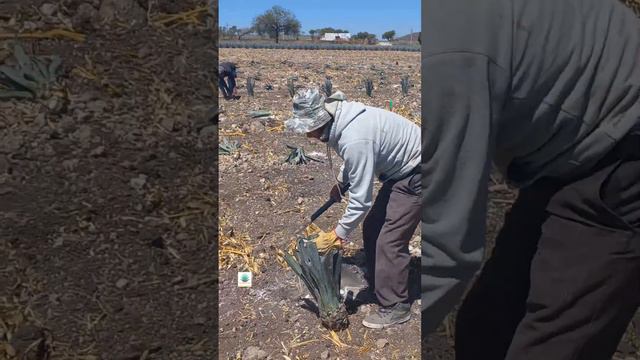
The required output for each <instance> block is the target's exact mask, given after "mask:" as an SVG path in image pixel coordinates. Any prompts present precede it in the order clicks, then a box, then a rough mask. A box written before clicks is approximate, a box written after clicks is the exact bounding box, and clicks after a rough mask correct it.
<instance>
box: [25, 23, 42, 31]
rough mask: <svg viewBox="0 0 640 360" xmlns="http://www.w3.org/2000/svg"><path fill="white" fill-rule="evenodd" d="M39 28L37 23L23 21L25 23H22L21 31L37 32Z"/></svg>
mask: <svg viewBox="0 0 640 360" xmlns="http://www.w3.org/2000/svg"><path fill="white" fill-rule="evenodd" d="M39 27H40V25H38V24H37V23H35V22H33V21H25V22H23V23H22V30H24V31H33V30H38V28H39Z"/></svg>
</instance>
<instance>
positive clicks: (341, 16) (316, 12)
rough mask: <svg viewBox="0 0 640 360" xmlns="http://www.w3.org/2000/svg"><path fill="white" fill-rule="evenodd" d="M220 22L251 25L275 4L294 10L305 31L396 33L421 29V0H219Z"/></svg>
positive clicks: (400, 34)
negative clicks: (258, 16) (333, 29)
mask: <svg viewBox="0 0 640 360" xmlns="http://www.w3.org/2000/svg"><path fill="white" fill-rule="evenodd" d="M218 4H219V17H220V26H227V25H228V26H233V25H235V26H238V27H249V26H250V25H251V22H252V20H253V18H254V17H256V16H257V15H260V14H262V13H263V12H265V11H266V10H268V9H270V8H271V7H272V6H274V5H279V6H282V7H283V8H285V9H287V10H289V11H291V12H292V13H293V14H294V15H295V16H296V18H297V19H298V20H299V21H300V23H301V24H302V30H303V31H304V32H305V34H307V33H308V31H309V30H310V29H319V28H323V27H332V28H338V29H346V30H349V32H351V33H352V34H355V33H357V32H360V31H367V32H370V33H374V34H376V35H377V36H378V38H381V36H382V33H383V32H386V31H389V30H395V31H396V36H404V35H406V34H409V33H410V32H411V30H412V29H413V31H414V32H417V31H420V0H397V1H380V0H367V1H365V0H273V1H264V0H219V2H218Z"/></svg>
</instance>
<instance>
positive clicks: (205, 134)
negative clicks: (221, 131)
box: [200, 125, 218, 138]
mask: <svg viewBox="0 0 640 360" xmlns="http://www.w3.org/2000/svg"><path fill="white" fill-rule="evenodd" d="M217 136H218V126H217V125H210V126H205V127H203V128H202V130H200V137H201V138H209V137H217Z"/></svg>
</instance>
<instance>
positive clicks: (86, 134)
mask: <svg viewBox="0 0 640 360" xmlns="http://www.w3.org/2000/svg"><path fill="white" fill-rule="evenodd" d="M73 137H74V138H75V139H76V140H78V141H80V142H82V143H88V142H89V140H91V127H90V126H88V125H81V126H80V127H79V128H78V130H76V131H74V133H73Z"/></svg>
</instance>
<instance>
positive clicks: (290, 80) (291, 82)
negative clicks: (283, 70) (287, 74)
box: [287, 78, 296, 99]
mask: <svg viewBox="0 0 640 360" xmlns="http://www.w3.org/2000/svg"><path fill="white" fill-rule="evenodd" d="M294 81H295V78H288V79H287V89H288V90H289V96H291V98H292V99H293V97H294V96H295V95H296V85H295V83H294Z"/></svg>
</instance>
